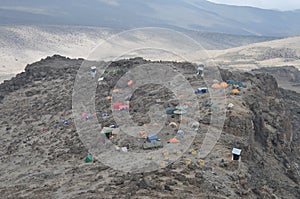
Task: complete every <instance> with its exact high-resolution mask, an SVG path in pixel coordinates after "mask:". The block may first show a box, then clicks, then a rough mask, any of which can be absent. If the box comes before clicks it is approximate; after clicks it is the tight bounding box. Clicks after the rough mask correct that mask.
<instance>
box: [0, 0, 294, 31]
mask: <svg viewBox="0 0 300 199" xmlns="http://www.w3.org/2000/svg"><path fill="white" fill-rule="evenodd" d="M299 18H300V11H299V10H297V11H285V12H281V11H275V10H264V9H258V8H252V7H239V6H228V5H221V4H215V3H211V2H208V1H205V0H176V1H174V0H163V1H161V0H143V1H140V0H109V1H108V0H89V1H86V0H76V1H75V0H64V1H60V0H52V1H46V0H39V1H36V0H26V1H22V0H2V1H1V2H0V24H52V25H53V24H56V25H80V26H82V25H84V26H101V27H110V28H126V29H127V28H134V27H145V26H159V27H173V28H176V29H182V28H184V29H193V30H205V31H212V32H223V33H230V34H246V35H270V36H291V35H299V34H300V24H299V23H298V19H299Z"/></svg>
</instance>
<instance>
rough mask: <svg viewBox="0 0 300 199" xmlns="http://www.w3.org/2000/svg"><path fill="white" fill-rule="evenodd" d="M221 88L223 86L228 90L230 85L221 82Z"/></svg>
mask: <svg viewBox="0 0 300 199" xmlns="http://www.w3.org/2000/svg"><path fill="white" fill-rule="evenodd" d="M220 86H221V87H222V88H227V87H228V84H227V83H226V82H221V83H220Z"/></svg>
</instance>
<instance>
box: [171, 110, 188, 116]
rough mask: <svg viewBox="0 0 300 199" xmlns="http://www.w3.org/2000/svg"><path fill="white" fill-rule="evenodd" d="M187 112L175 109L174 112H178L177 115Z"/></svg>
mask: <svg viewBox="0 0 300 199" xmlns="http://www.w3.org/2000/svg"><path fill="white" fill-rule="evenodd" d="M186 113H187V111H186V110H175V111H174V114H176V115H183V114H186Z"/></svg>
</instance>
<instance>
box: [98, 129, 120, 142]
mask: <svg viewBox="0 0 300 199" xmlns="http://www.w3.org/2000/svg"><path fill="white" fill-rule="evenodd" d="M101 133H102V134H105V136H106V137H107V139H109V138H110V137H111V136H112V135H118V134H119V133H120V129H119V128H110V127H103V129H102V131H101Z"/></svg>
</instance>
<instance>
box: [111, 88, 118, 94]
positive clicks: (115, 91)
mask: <svg viewBox="0 0 300 199" xmlns="http://www.w3.org/2000/svg"><path fill="white" fill-rule="evenodd" d="M112 92H113V93H118V92H120V90H119V89H117V88H116V89H114V90H113V91H112Z"/></svg>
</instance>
